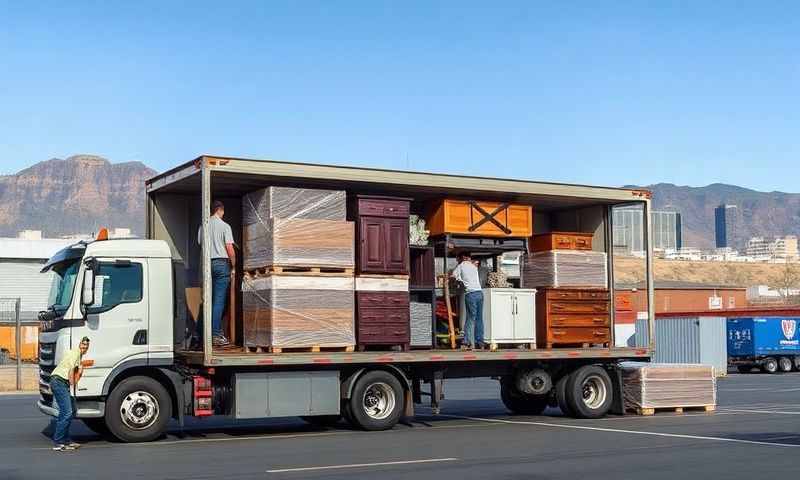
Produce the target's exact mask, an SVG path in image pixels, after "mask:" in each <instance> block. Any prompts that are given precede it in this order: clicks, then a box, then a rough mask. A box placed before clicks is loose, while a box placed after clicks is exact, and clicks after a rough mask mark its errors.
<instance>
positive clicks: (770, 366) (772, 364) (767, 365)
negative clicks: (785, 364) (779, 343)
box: [761, 357, 778, 373]
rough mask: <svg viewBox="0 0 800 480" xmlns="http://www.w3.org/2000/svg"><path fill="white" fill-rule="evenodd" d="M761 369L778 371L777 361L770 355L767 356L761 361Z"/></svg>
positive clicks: (771, 371)
mask: <svg viewBox="0 0 800 480" xmlns="http://www.w3.org/2000/svg"><path fill="white" fill-rule="evenodd" d="M761 370H762V371H764V372H765V373H775V372H777V371H778V361H777V360H775V359H774V358H772V357H767V358H765V359H764V361H763V362H761Z"/></svg>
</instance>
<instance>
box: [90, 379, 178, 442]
mask: <svg viewBox="0 0 800 480" xmlns="http://www.w3.org/2000/svg"><path fill="white" fill-rule="evenodd" d="M171 417H172V399H171V398H170V396H169V393H168V392H167V390H166V389H165V388H164V386H163V385H161V384H160V383H159V382H158V381H156V380H154V379H152V378H150V377H139V376H137V377H130V378H126V379H125V380H123V381H121V382H120V383H119V384H118V385H117V386H116V387H115V388H114V390H113V391H112V392H111V394H110V395H109V396H108V400H107V401H106V418H105V420H106V425H107V426H108V430H109V432H110V433H111V435H113V436H114V438H116V439H118V440H120V441H122V442H149V441H151V440H155V439H156V438H158V437H160V436H161V435H163V434H164V432H165V431H166V429H167V424H168V423H169V419H170V418H171Z"/></svg>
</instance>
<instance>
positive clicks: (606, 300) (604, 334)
mask: <svg viewBox="0 0 800 480" xmlns="http://www.w3.org/2000/svg"><path fill="white" fill-rule="evenodd" d="M610 308H611V301H610V296H609V292H608V290H579V289H568V288H543V289H540V290H539V291H538V292H537V293H536V340H537V342H538V344H539V346H540V347H544V348H552V347H553V346H558V345H575V346H583V347H588V346H590V345H598V344H601V345H604V346H608V345H609V343H610V342H611V315H610Z"/></svg>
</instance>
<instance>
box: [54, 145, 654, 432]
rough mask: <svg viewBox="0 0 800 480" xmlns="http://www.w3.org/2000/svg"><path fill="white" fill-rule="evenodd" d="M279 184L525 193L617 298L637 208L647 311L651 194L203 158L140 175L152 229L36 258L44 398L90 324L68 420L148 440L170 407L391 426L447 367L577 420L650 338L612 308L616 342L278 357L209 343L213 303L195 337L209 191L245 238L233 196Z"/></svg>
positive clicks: (434, 400) (506, 396) (593, 409)
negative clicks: (45, 278)
mask: <svg viewBox="0 0 800 480" xmlns="http://www.w3.org/2000/svg"><path fill="white" fill-rule="evenodd" d="M273 185H278V186H293V187H301V188H328V189H339V190H345V191H347V192H348V194H372V195H394V196H403V197H409V198H412V199H413V200H414V202H417V204H423V205H424V204H426V202H435V201H437V199H442V198H444V197H448V198H452V197H460V198H479V199H482V200H494V201H514V202H520V203H526V204H530V205H533V206H534V210H535V213H534V229H535V230H537V231H550V230H572V231H584V232H586V231H588V232H593V236H594V245H595V247H594V248H595V249H599V250H602V251H605V252H606V253H607V258H608V277H609V278H608V285H609V290H610V294H611V297H610V298H612V299H613V298H614V297H613V293H614V264H613V261H614V248H613V245H612V243H613V242H612V236H613V228H614V226H613V225H612V217H613V215H612V210H613V209H614V208H617V207H621V206H631V205H633V206H638V207H640V208H641V210H640V211H641V212H642V222H641V225H642V231H641V232H640V233H641V236H642V237H643V239H644V245H645V247H644V254H645V256H644V259H643V260H642V262H643V265H644V268H643V271H644V274H645V276H646V280H647V281H646V284H647V293H648V300H649V302H648V305H649V306H648V310H649V318H650V319H652V318H654V315H653V307H652V305H653V301H652V300H653V287H652V281H651V280H652V264H651V258H652V257H651V248H650V247H649V242H648V241H647V240H648V238H649V236H650V226H649V220H648V219H649V218H650V217H649V209H650V197H649V193H648V192H646V191H642V190H632V189H620V188H607V187H590V186H581V185H568V184H556V183H543V182H532V181H522V180H507V179H495V178H477V177H468V176H454V175H443V174H432V173H415V172H401V171H390V170H379V169H369V168H353V167H341V166H325V165H315V164H303V163H289V162H278V161H261V160H250V159H240V158H229V157H214V156H202V157H199V158H197V159H196V160H194V161H191V162H187V163H185V164H183V165H180V166H178V167H176V168H174V169H171V170H169V171H167V172H164V173H162V174H159V175H157V176H155V177H154V178H152V179H150V180H148V181H147V184H146V192H147V228H146V239H110V240H109V239H105V240H97V241H91V242H79V243H76V244H75V245H72V246H70V247H67V248H65V249H63V250H61V251H59V252H58V253H56V254H55V255H54V256H53V257H52V258H50V259H49V260H48V262H47V264H46V266H45V267H44V269H43V271H53V272H55V275H54V277H55V280H54V285H53V289H52V293H51V300H50V306H49V308H48V310H47V311H44V312H42V313H41V314H40V321H41V327H40V336H39V338H40V360H39V362H40V398H39V399H38V408H39V409H40V410H41V411H42V412H43V413H45V414H47V415H50V416H55V415H57V413H58V412H57V409H56V406H55V404H54V402H53V397H52V392H51V391H50V387H49V381H50V373H51V372H52V370H53V368H54V367H55V365H57V364H58V362H59V360H60V359H61V358H62V356H63V355H64V354H65V352H66V351H68V350H69V349H71V348H75V347H76V346H77V345H78V342H79V341H80V339H81V338H82V337H84V336H88V337H89V338H90V339H91V342H92V345H91V350H90V352H89V354H88V355H87V356H86V358H85V359H84V364H85V365H86V368H85V372H84V375H83V377H82V378H81V379H80V381H79V382H78V383H77V385H76V386H75V387H74V396H75V399H76V407H77V408H76V417H77V418H79V419H81V420H82V421H83V422H84V423H85V424H86V425H87V426H88V427H89V428H91V429H92V430H94V431H96V432H99V433H102V434H109V435H111V436H113V437H115V438H116V439H118V440H121V441H124V442H143V441H151V440H154V439H156V438H158V437H159V436H161V435H163V434H164V432H165V431H166V429H167V426H168V424H169V422H170V421H171V420H172V419H175V420H176V421H177V423H178V425H179V426H182V425H183V423H184V421H185V418H186V417H188V416H194V417H201V418H202V417H209V416H213V415H223V416H228V417H230V418H233V419H253V418H269V417H292V416H300V417H303V418H304V419H306V420H307V421H309V422H310V423H314V424H331V423H334V422H337V421H339V420H340V419H341V418H342V417H343V418H344V419H346V420H347V421H349V422H350V423H352V424H353V425H354V426H356V427H358V428H361V429H365V430H383V429H389V428H392V427H393V426H394V425H395V424H396V423H397V422H398V420H400V419H401V418H402V417H403V416H413V414H414V406H415V405H418V404H420V403H422V399H423V396H425V397H427V398H428V399H429V401H430V404H431V406H432V407H433V411H434V412H438V410H439V405H440V401H441V399H442V398H443V385H444V381H445V380H446V379H451V378H476V377H491V378H496V379H498V380H499V385H500V393H501V397H502V400H503V402H504V404H505V405H506V406H507V407H508V409H509V410H511V411H512V412H514V413H521V414H539V413H541V412H542V411H543V410H544V409H545V408H546V407H547V406H548V405H551V406H559V407H560V408H561V409H562V410H563V411H564V412H565V413H566V414H568V415H571V416H574V417H578V418H597V417H601V416H603V415H605V414H607V413H608V412H609V411H610V410H614V411H621V409H622V408H623V407H622V395H621V380H620V378H621V377H620V375H619V373H618V364H619V362H621V361H624V360H639V361H642V360H644V361H647V360H648V359H649V358H650V355H651V353H652V349H653V337H652V335H650V337H649V343H648V344H647V345H641V346H636V347H616V346H615V342H614V338H613V332H614V328H613V319H614V309H613V308H611V311H610V319H611V332H612V339H611V343H610V344H608V345H607V346H604V347H593V348H549V349H543V348H538V349H500V350H496V351H482V350H479V351H459V350H452V349H449V348H436V347H434V348H428V349H423V350H418V349H412V350H410V351H377V352H375V351H363V352H362V351H353V352H325V351H322V352H282V353H274V354H273V353H263V352H258V353H256V352H250V351H246V350H245V349H239V350H234V351H229V350H216V349H214V348H212V344H211V309H210V308H207V309H203V310H202V313H201V314H200V315H201V318H202V324H203V338H204V341H203V344H202V348H201V349H199V350H192V349H191V348H189V345H188V344H187V337H188V335H187V331H189V329H190V326H189V320H188V319H187V316H188V313H187V303H186V298H185V291H186V288H187V287H189V286H199V287H201V288H202V300H203V303H204V304H205V305H210V304H211V287H210V285H211V271H210V252H209V250H208V249H207V248H205V246H206V245H208V244H209V242H208V239H209V231H208V215H206V214H203V212H208V211H210V207H211V202H212V198H213V199H222V200H223V201H224V202H225V204H226V207H227V208H226V218H225V219H226V221H227V222H229V223H230V224H231V226H232V227H233V231H234V235H235V236H237V237H238V236H239V235H240V232H241V228H240V227H241V216H240V214H239V213H237V211H240V210H241V209H240V207H241V199H242V196H243V195H244V194H246V193H248V192H251V191H254V190H257V189H259V188H263V187H266V186H273ZM198 229H200V231H201V232H202V238H203V239H205V241H203V242H202V244H201V245H202V246H199V245H198V243H197V242H196V238H197V237H196V234H197V231H198ZM236 240H237V243H238V242H239V240H240V237H238V238H237V239H236ZM101 278H102V279H104V281H105V283H106V285H103V282H99V281H98V279H101ZM232 288H236V286H235V285H232ZM239 305H241V302H239ZM239 308H241V307H239ZM235 313H236V312H234V314H235ZM238 317H239V318H241V315H238ZM650 327H651V328H650V329H649V331H650V332H653V331H654V329H653V328H652V324H651V325H650Z"/></svg>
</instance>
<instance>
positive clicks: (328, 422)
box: [300, 415, 342, 427]
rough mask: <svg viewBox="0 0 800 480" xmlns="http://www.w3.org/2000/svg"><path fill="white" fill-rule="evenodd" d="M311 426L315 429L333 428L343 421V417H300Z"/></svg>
mask: <svg viewBox="0 0 800 480" xmlns="http://www.w3.org/2000/svg"><path fill="white" fill-rule="evenodd" d="M300 418H302V419H303V420H304V421H305V422H306V423H308V424H309V425H313V426H315V427H333V426H335V425H336V424H337V423H339V420H341V419H342V416H341V415H309V416H307V417H300Z"/></svg>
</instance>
